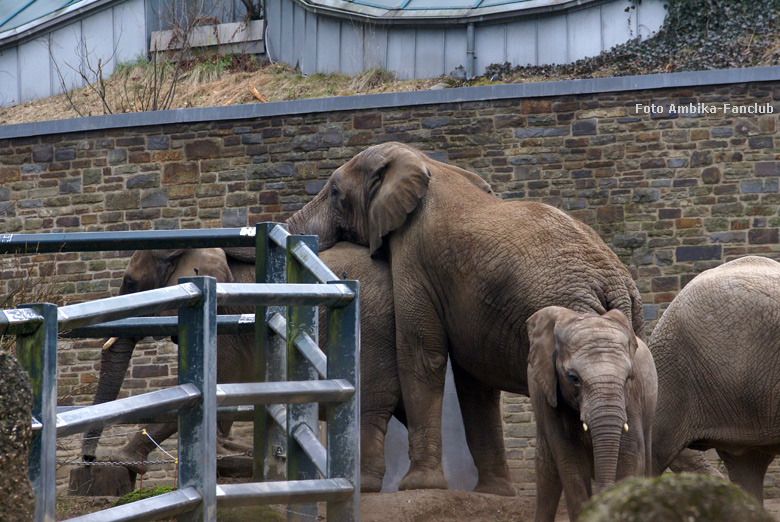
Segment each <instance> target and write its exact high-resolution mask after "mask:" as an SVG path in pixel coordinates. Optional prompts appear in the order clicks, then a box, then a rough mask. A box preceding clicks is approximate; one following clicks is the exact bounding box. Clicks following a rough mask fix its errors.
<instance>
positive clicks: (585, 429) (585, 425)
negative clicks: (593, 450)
mask: <svg viewBox="0 0 780 522" xmlns="http://www.w3.org/2000/svg"><path fill="white" fill-rule="evenodd" d="M582 431H588V425H587V424H585V423H584V422H583V423H582Z"/></svg>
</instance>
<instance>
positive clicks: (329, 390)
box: [217, 379, 355, 406]
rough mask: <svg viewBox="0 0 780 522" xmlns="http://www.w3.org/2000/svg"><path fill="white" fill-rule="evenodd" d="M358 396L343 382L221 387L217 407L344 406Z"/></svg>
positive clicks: (238, 384)
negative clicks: (340, 404) (354, 396)
mask: <svg viewBox="0 0 780 522" xmlns="http://www.w3.org/2000/svg"><path fill="white" fill-rule="evenodd" d="M354 393H355V387H354V386H352V384H350V382H349V381H346V380H343V379H336V380H329V381H281V382H251V383H235V384H218V385H217V405H218V406H236V405H239V404H305V403H308V402H340V401H344V400H346V399H348V398H349V397H351V396H352V395H353V394H354Z"/></svg>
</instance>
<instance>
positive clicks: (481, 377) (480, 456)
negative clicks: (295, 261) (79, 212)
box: [288, 143, 643, 495]
mask: <svg viewBox="0 0 780 522" xmlns="http://www.w3.org/2000/svg"><path fill="white" fill-rule="evenodd" d="M463 172H466V171H463V170H462V169H459V168H457V167H453V166H450V165H446V164H444V163H440V162H438V161H434V160H432V159H430V158H428V157H427V156H425V155H424V154H423V153H422V152H420V151H419V150H417V149H414V148H412V147H409V146H407V145H403V144H400V143H386V144H383V145H377V146H374V147H370V148H369V149H367V150H365V151H363V152H362V153H360V154H358V155H357V156H355V157H354V158H353V159H352V160H350V161H349V162H347V163H346V164H345V165H343V166H342V167H340V168H339V169H337V170H336V171H335V172H334V173H333V175H332V176H331V177H330V179H329V180H328V182H327V183H326V184H325V186H324V187H323V189H322V190H321V191H320V193H319V194H318V195H317V196H316V197H315V198H314V199H313V200H312V201H311V202H309V203H308V204H307V205H306V206H305V207H304V208H303V209H301V210H300V211H299V212H297V213H296V214H295V215H294V216H293V217H292V218H290V220H288V225H289V227H290V230H291V231H294V232H296V233H307V234H316V235H317V236H319V240H320V248H321V249H326V248H328V246H329V245H332V244H334V243H335V242H337V241H345V240H347V241H352V242H355V243H359V244H362V245H368V246H369V248H370V251H371V253H372V255H373V256H377V255H387V256H388V257H389V259H390V266H391V270H392V277H393V294H394V297H395V317H396V332H397V335H396V340H397V344H398V369H399V375H400V378H401V388H402V390H403V396H404V405H405V409H406V413H407V420H408V423H409V424H408V425H409V448H410V449H409V453H410V460H411V466H410V469H409V472H408V473H407V475H406V476H405V477H404V479H403V480H402V481H401V484H400V488H401V489H422V488H446V487H447V482H446V480H445V478H444V474H443V472H442V467H441V448H442V446H441V407H442V396H443V389H444V377H445V369H446V361H447V356H448V354H449V356H450V358H451V361H452V367H453V373H454V377H455V383H456V388H457V390H458V398H459V400H460V405H461V412H462V413H463V419H464V424H465V428H466V438H467V441H468V444H469V449H470V451H471V454H472V457H473V458H474V462H475V464H476V467H477V470H478V472H479V481H478V483H477V486H476V488H475V491H479V492H486V493H495V494H502V495H513V494H514V493H515V491H514V487H513V486H512V484H511V481H510V477H509V469H508V466H507V463H506V456H505V450H504V440H503V430H502V424H501V412H500V390H507V391H511V392H515V393H521V394H524V395H528V383H527V380H526V370H527V366H528V334H527V329H526V323H525V322H526V320H527V319H528V318H529V317H530V316H531V315H532V314H533V313H534V312H536V311H537V310H539V309H541V308H544V307H546V306H551V305H558V306H564V307H566V308H571V309H573V310H576V311H581V312H596V313H598V314H603V313H605V312H607V311H608V310H612V309H618V310H621V311H622V312H623V313H624V314H625V315H626V316H627V317H628V318H629V319H630V321H631V324H632V327H633V330H634V331H635V333H636V334H637V335H641V332H642V328H643V319H642V306H641V300H640V297H639V293H638V292H637V289H636V286H635V284H634V281H633V280H632V279H631V276H630V274H629V273H628V271H627V270H626V268H625V267H624V266H623V265H622V264H621V262H620V260H619V259H618V258H617V256H615V254H614V253H613V252H612V251H611V250H610V249H609V248H608V247H607V245H606V244H604V242H603V241H602V240H601V239H600V238H599V237H598V236H597V235H596V233H595V232H593V230H591V229H590V228H589V227H587V226H586V225H584V224H582V223H580V222H578V221H575V220H573V219H572V218H570V217H569V216H567V215H566V214H564V213H563V212H561V211H559V210H557V209H555V208H553V207H550V206H548V205H544V204H540V203H531V202H519V201H515V202H505V201H501V200H499V199H497V198H495V197H494V196H492V195H490V194H487V193H485V192H484V191H482V190H480V189H479V188H478V187H476V186H475V185H474V184H473V183H472V182H470V181H469V180H468V179H467V178H466V177H465V176H464V175H463V174H462V173H463ZM456 174H460V175H456ZM471 176H475V175H474V174H471Z"/></svg>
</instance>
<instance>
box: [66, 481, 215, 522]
mask: <svg viewBox="0 0 780 522" xmlns="http://www.w3.org/2000/svg"><path fill="white" fill-rule="evenodd" d="M202 500H203V498H202V497H201V495H200V493H198V490H197V489H195V488H194V487H189V488H183V489H178V490H176V491H171V492H170V493H164V494H162V495H157V496H155V497H151V498H145V499H143V500H137V501H135V502H131V503H129V504H124V505H122V506H117V507H113V508H109V509H104V510H103V511H98V512H96V513H90V514H89V515H83V516H80V517H76V518H69V519H68V522H131V521H132V522H137V521H141V520H143V521H152V520H163V519H167V518H168V517H172V516H175V515H179V514H181V513H187V512H189V511H192V510H193V509H194V508H195V507H197V506H198V505H199V504H200V503H201V502H202Z"/></svg>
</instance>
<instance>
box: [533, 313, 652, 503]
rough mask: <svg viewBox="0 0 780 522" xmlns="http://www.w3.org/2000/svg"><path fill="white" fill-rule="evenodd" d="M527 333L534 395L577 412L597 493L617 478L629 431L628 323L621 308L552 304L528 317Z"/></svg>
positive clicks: (631, 346) (632, 345)
mask: <svg viewBox="0 0 780 522" xmlns="http://www.w3.org/2000/svg"><path fill="white" fill-rule="evenodd" d="M528 337H529V340H530V351H529V355H528V380H529V386H530V388H531V394H532V398H533V395H534V394H536V393H538V394H539V395H540V396H543V397H544V398H545V399H546V401H547V403H548V404H549V406H550V407H552V408H553V409H556V410H557V411H562V410H565V409H566V408H569V409H570V411H571V410H573V411H574V412H578V414H579V419H577V420H573V422H581V428H580V429H582V430H583V431H584V432H590V437H592V441H593V455H594V466H595V479H596V490H597V491H600V490H601V489H602V488H603V487H604V486H606V485H609V484H613V483H614V482H615V480H616V472H617V464H618V453H619V450H620V439H621V436H622V434H623V432H624V431H628V430H629V429H630V427H629V426H628V424H627V420H628V416H627V414H626V403H627V397H628V392H627V387H628V383H629V380H630V379H631V378H632V375H633V364H634V356H635V354H636V351H637V346H638V344H637V343H638V340H637V338H636V336H635V335H634V332H633V330H632V329H631V325H630V323H629V322H628V320H627V319H626V317H625V316H624V315H623V314H622V313H621V312H620V311H619V310H611V311H609V312H607V313H605V314H604V315H602V316H599V315H596V314H581V313H578V312H574V311H572V310H569V309H567V308H562V307H558V306H550V307H547V308H543V309H541V310H539V311H538V312H536V313H535V314H534V315H532V316H531V317H530V318H529V319H528ZM639 342H641V341H639ZM537 390H538V391H537ZM561 401H563V403H561ZM537 415H538V414H537ZM540 422H543V421H540ZM638 428H640V427H638V426H635V427H634V429H638ZM587 436H588V435H583V437H587Z"/></svg>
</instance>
